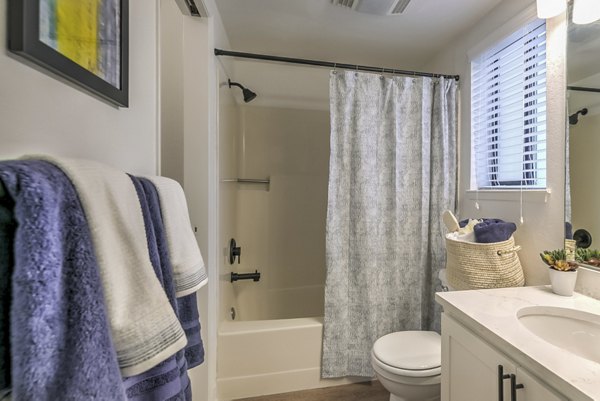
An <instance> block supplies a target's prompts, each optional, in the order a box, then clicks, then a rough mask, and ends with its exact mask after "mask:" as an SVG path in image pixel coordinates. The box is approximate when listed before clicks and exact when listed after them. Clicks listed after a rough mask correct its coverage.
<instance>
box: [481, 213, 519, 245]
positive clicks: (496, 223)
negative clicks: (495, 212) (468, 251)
mask: <svg viewBox="0 0 600 401" xmlns="http://www.w3.org/2000/svg"><path fill="white" fill-rule="evenodd" d="M473 230H474V231H475V241H476V242H478V243H481V244H489V243H492V242H502V241H506V240H508V239H509V238H510V237H511V236H512V235H513V233H514V232H515V231H517V225H516V224H515V223H511V222H507V221H504V220H500V219H483V221H482V222H481V223H478V224H475V227H473Z"/></svg>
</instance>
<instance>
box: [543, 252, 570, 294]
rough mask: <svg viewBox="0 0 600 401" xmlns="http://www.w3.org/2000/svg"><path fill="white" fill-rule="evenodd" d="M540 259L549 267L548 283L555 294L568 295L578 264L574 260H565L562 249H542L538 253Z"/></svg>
mask: <svg viewBox="0 0 600 401" xmlns="http://www.w3.org/2000/svg"><path fill="white" fill-rule="evenodd" d="M540 256H541V257H542V260H543V261H544V263H545V264H547V265H548V266H549V267H550V269H548V272H549V274H550V284H551V285H552V291H553V292H554V293H555V294H558V295H563V296H566V297H570V296H571V295H573V290H574V289H575V282H576V281H577V267H579V265H578V264H577V262H574V261H567V260H566V259H567V258H566V252H565V250H564V249H558V250H555V251H544V252H542V253H540Z"/></svg>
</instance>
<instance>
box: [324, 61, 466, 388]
mask: <svg viewBox="0 0 600 401" xmlns="http://www.w3.org/2000/svg"><path fill="white" fill-rule="evenodd" d="M456 95H457V85H456V82H455V81H454V80H447V79H431V78H412V77H398V76H394V77H391V78H389V77H383V76H381V75H377V74H363V73H355V72H354V71H347V72H342V71H337V72H336V71H334V72H332V73H331V75H330V97H331V156H330V170H329V171H330V174H329V198H328V209H327V232H326V248H327V249H326V261H327V278H326V288H325V326H324V343H323V360H322V361H323V362H322V364H323V371H322V375H323V377H341V376H366V377H371V376H373V374H374V372H373V369H372V367H371V361H370V356H369V355H370V351H371V347H372V346H373V343H374V342H375V340H377V339H378V338H379V337H381V336H382V335H384V334H387V333H391V332H395V331H401V330H419V329H422V328H430V327H433V326H434V322H435V321H436V318H435V312H434V311H435V309H434V306H435V304H434V302H433V296H434V290H435V283H437V271H438V270H439V269H441V268H442V267H443V266H444V258H445V254H444V245H443V235H442V229H443V228H442V227H443V223H442V212H443V211H444V210H454V208H455V192H456V112H457V110H456Z"/></svg>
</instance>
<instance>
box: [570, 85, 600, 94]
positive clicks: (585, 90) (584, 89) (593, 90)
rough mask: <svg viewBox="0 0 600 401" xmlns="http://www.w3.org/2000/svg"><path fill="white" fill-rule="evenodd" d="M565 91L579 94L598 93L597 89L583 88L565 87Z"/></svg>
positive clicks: (599, 90) (599, 91)
mask: <svg viewBox="0 0 600 401" xmlns="http://www.w3.org/2000/svg"><path fill="white" fill-rule="evenodd" d="M567 89H568V90H571V91H579V92H594V93H600V89H598V88H586V87H585V86H567Z"/></svg>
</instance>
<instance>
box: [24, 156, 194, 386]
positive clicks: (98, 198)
mask: <svg viewBox="0 0 600 401" xmlns="http://www.w3.org/2000/svg"><path fill="white" fill-rule="evenodd" d="M27 158H33V159H41V160H46V161H48V162H50V163H52V164H54V165H56V166H57V167H59V168H60V169H61V170H62V171H63V172H64V173H65V174H66V175H67V176H68V177H69V179H70V180H71V182H72V183H73V185H74V186H75V189H76V190H77V193H78V195H79V199H80V200H81V203H82V206H83V210H84V212H85V215H86V218H87V221H88V225H89V227H90V231H91V235H92V242H93V245H94V252H95V255H96V259H97V261H98V265H99V269H100V277H101V280H102V286H103V290H104V298H105V302H106V309H107V315H108V321H109V324H110V328H111V334H112V339H113V342H114V345H115V349H116V353H117V359H118V361H119V366H120V368H121V373H122V375H123V376H133V375H136V374H139V373H142V372H144V371H146V370H148V369H150V368H152V367H153V366H155V365H156V364H158V363H159V362H162V361H163V360H165V359H167V358H168V357H169V356H171V355H173V354H175V353H176V352H177V351H179V350H181V349H182V348H184V347H185V345H186V343H187V340H186V337H185V333H184V331H183V329H182V327H181V325H180V324H179V320H178V319H177V316H176V315H175V312H174V311H173V308H172V307H171V305H170V304H169V301H168V299H167V296H166V295H165V292H164V290H163V288H162V286H161V284H160V282H159V281H158V279H157V277H156V274H155V273H154V269H153V267H152V264H151V262H150V256H149V253H148V243H147V239H146V231H145V227H144V220H143V216H142V209H141V206H140V202H139V199H138V197H137V193H136V191H135V187H134V186H133V182H132V181H131V179H130V178H129V176H128V175H127V174H125V173H124V172H123V171H120V170H117V169H114V168H112V167H109V166H106V165H103V164H101V163H97V162H94V161H89V160H75V159H63V158H54V157H49V156H27Z"/></svg>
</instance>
